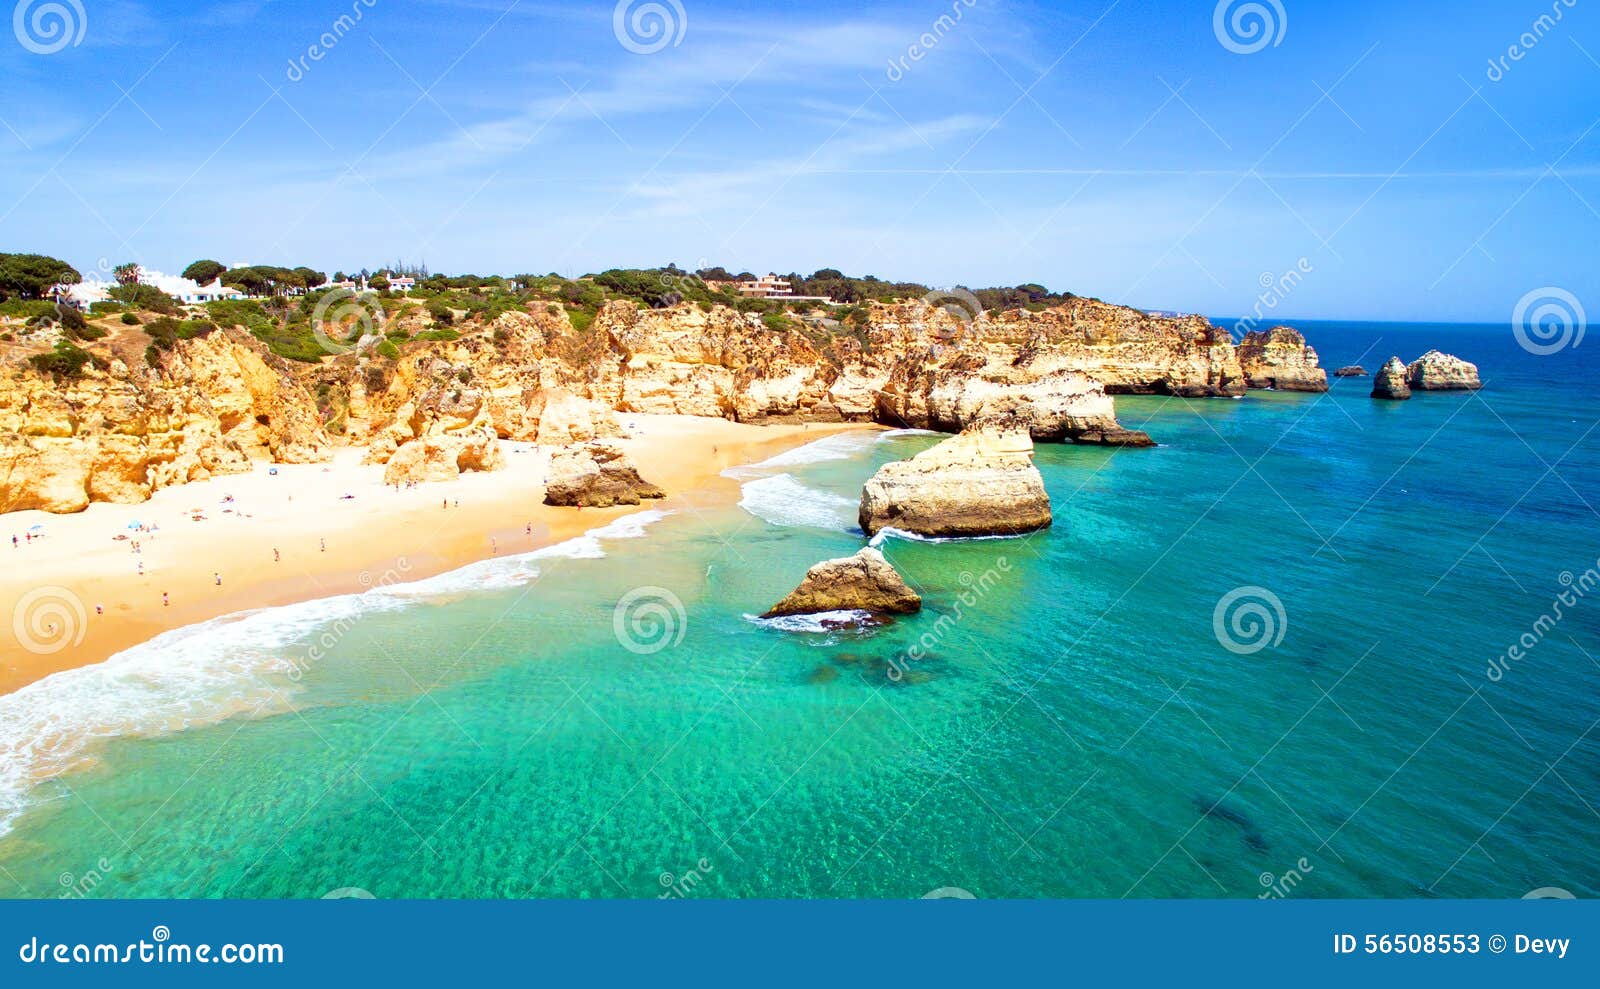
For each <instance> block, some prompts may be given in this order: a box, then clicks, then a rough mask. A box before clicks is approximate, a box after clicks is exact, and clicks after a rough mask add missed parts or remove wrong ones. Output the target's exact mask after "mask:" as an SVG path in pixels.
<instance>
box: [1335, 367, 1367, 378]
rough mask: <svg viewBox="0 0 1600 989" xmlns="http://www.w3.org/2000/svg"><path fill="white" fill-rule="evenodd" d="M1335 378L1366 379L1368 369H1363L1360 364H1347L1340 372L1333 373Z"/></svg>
mask: <svg viewBox="0 0 1600 989" xmlns="http://www.w3.org/2000/svg"><path fill="white" fill-rule="evenodd" d="M1333 376H1334V377H1335V378H1365V377H1366V376H1367V369H1366V368H1364V367H1362V366H1361V365H1360V364H1346V365H1345V366H1344V367H1341V368H1340V369H1339V370H1337V371H1335V372H1333Z"/></svg>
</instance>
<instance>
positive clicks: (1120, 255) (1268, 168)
mask: <svg viewBox="0 0 1600 989" xmlns="http://www.w3.org/2000/svg"><path fill="white" fill-rule="evenodd" d="M11 2H12V0H7V3H11ZM48 2H49V0H18V3H17V7H16V9H15V10H14V11H13V12H14V14H16V15H17V16H16V17H14V19H13V27H14V28H17V25H18V24H19V23H20V24H21V27H20V28H17V30H14V32H13V33H14V34H17V35H18V37H16V38H13V37H9V36H5V35H3V34H0V38H3V39H4V40H3V42H0V73H3V77H4V79H5V86H4V87H3V92H0V250H12V251H19V250H27V251H38V252H42V253H48V254H53V255H57V256H60V257H64V258H66V259H68V260H69V261H72V262H73V263H74V264H76V265H77V266H78V267H79V268H80V269H81V270H83V271H85V273H88V272H90V271H92V270H93V269H95V268H96V267H97V266H98V265H100V264H101V263H102V262H105V263H116V262H118V261H123V260H128V259H133V260H137V261H139V262H140V263H142V264H144V265H145V266H147V267H152V268H158V269H162V270H166V271H176V270H178V269H181V268H182V267H183V266H184V265H185V264H186V263H188V262H189V261H191V260H193V259H195V258H197V257H215V258H217V259H218V260H221V261H223V262H225V263H234V262H254V263H280V264H310V265H312V266H314V267H319V268H324V269H326V270H329V271H332V270H334V269H337V268H346V269H352V270H353V269H356V268H360V267H362V266H367V267H375V266H377V265H378V264H380V263H383V262H385V261H389V260H394V259H401V258H403V259H406V260H409V261H419V260H425V261H426V262H427V263H428V265H429V266H430V268H432V269H433V270H436V271H447V272H463V271H473V272H479V273H490V272H500V273H515V272H521V271H534V272H545V271H558V272H561V273H563V274H581V273H583V272H585V271H592V270H599V269H602V268H606V267H613V266H653V265H659V264H664V263H666V262H669V261H675V262H677V263H679V264H680V265H684V266H698V265H704V264H722V265H725V266H727V267H729V268H730V269H733V270H737V269H741V268H743V269H749V270H752V271H766V270H768V269H776V270H778V271H790V270H799V271H811V270H813V269H815V268H818V267H822V266H832V267H838V268H841V269H844V270H846V271H848V272H852V273H874V274H878V275H880V276H883V277H887V278H896V279H914V280H919V281H924V282H928V283H930V284H936V285H941V286H943V285H950V284H955V283H966V284H973V285H977V284H983V285H988V284H1015V283H1019V282H1025V281H1037V282H1041V283H1043V284H1045V285H1048V286H1050V287H1051V288H1055V289H1062V290H1070V291H1074V292H1078V293H1080V294H1086V295H1095V296H1099V297H1101V298H1105V299H1108V300H1111V301H1116V302H1123V303H1128V304H1133V305H1140V306H1145V307H1151V308H1166V309H1178V310H1183V311H1193V312H1205V313H1209V314H1213V315H1230V314H1237V313H1241V312H1244V311H1246V310H1248V309H1249V308H1250V307H1251V306H1252V305H1254V304H1255V302H1256V298H1257V295H1258V293H1259V292H1260V291H1261V288H1260V286H1261V283H1262V279H1263V276H1264V275H1269V276H1275V275H1278V274H1281V273H1283V272H1286V271H1289V270H1290V269H1292V268H1295V267H1296V266H1297V265H1301V266H1302V269H1304V268H1309V269H1310V270H1309V273H1307V274H1306V275H1305V276H1304V278H1303V280H1302V281H1301V282H1300V284H1299V285H1298V286H1297V287H1296V288H1295V289H1294V290H1293V292H1292V293H1291V295H1290V297H1289V298H1287V299H1286V300H1285V301H1284V303H1283V304H1282V305H1281V307H1280V308H1279V310H1278V311H1279V313H1281V314H1283V315H1285V316H1288V317H1297V318H1317V317H1331V318H1351V319H1356V318H1375V319H1384V318H1391V319H1428V318H1434V319H1444V320H1483V321H1493V322H1499V321H1503V320H1506V319H1508V318H1509V316H1510V313H1511V312H1512V309H1513V307H1514V306H1515V305H1516V303H1517V300H1518V299H1519V298H1521V297H1522V296H1523V295H1525V294H1526V293H1528V292H1530V291H1532V290H1535V289H1539V288H1541V287H1544V286H1558V287H1562V288H1564V289H1566V290H1567V291H1570V292H1572V293H1574V294H1575V295H1576V296H1577V297H1578V298H1579V299H1580V300H1583V301H1584V302H1585V303H1587V305H1588V307H1589V309H1590V311H1592V312H1600V265H1597V264H1596V263H1595V262H1596V255H1597V251H1596V244H1597V243H1600V2H1596V0H1573V4H1574V5H1573V6H1571V7H1567V6H1566V0H1553V2H1552V0H1532V2H1524V0H1497V2H1456V3H1444V2H1440V3H1425V2H1418V3H1406V4H1393V3H1376V2H1373V3H1367V2H1341V3H1331V2H1310V0H1278V2H1277V3H1276V4H1273V2H1272V0H1259V2H1257V3H1256V5H1255V6H1256V7H1257V9H1258V10H1260V11H1264V12H1265V15H1266V18H1267V19H1268V20H1269V21H1270V22H1271V25H1272V26H1271V28H1269V29H1268V31H1269V34H1268V37H1270V38H1272V39H1275V40H1276V42H1277V43H1276V44H1270V43H1269V44H1266V45H1265V46H1264V47H1261V48H1260V50H1258V51H1243V52H1241V51H1235V50H1230V45H1231V48H1233V49H1248V48H1251V47H1256V44H1255V42H1257V41H1258V40H1259V39H1260V37H1261V36H1259V35H1258V36H1256V37H1255V38H1251V37H1250V36H1248V35H1247V34H1246V33H1243V32H1246V31H1248V30H1249V28H1250V27H1251V26H1252V25H1256V26H1257V27H1259V26H1260V21H1259V20H1256V21H1252V20H1250V18H1249V17H1248V12H1245V13H1244V17H1245V19H1244V20H1243V21H1242V22H1241V24H1242V27H1240V29H1239V30H1238V31H1235V32H1232V33H1230V28H1229V19H1228V16H1227V15H1228V14H1230V13H1232V12H1234V10H1233V8H1237V7H1240V6H1248V0H1224V3H1223V5H1222V6H1223V8H1224V9H1223V15H1224V16H1223V22H1222V28H1221V29H1220V33H1219V28H1218V26H1217V24H1216V21H1215V18H1214V15H1215V14H1216V11H1217V5H1216V4H1213V3H1212V2H1210V0H1191V2H1176V0H1121V2H1116V3H1112V2H1111V0H1090V2H1084V3H1052V4H1035V3H1015V2H1005V0H973V2H972V3H970V4H969V3H968V2H967V0H929V2H922V0H897V2H892V3H878V4H871V3H869V4H859V3H832V2H808V3H804V4H782V5H778V4H773V5H765V4H749V3H744V4H735V3H712V2H707V0H679V4H678V5H674V4H673V3H672V2H671V0H656V3H655V6H656V8H657V9H659V10H665V11H666V12H667V16H668V18H669V19H670V20H671V21H672V27H671V28H670V29H669V32H668V34H667V35H666V36H664V37H662V36H656V37H652V36H650V35H649V34H648V33H647V30H646V29H643V28H641V29H639V30H633V29H632V27H631V21H630V16H629V15H631V14H634V13H638V14H640V15H641V16H642V17H643V19H644V21H643V23H644V24H645V25H647V26H648V25H650V24H652V23H655V22H653V21H651V19H650V17H649V13H650V11H647V10H640V8H643V7H647V6H649V5H650V0H632V2H631V4H630V3H629V2H628V0H624V3H623V5H622V7H623V10H622V13H623V22H622V23H623V30H622V36H623V38H624V39H625V40H626V41H627V42H628V43H627V44H624V43H623V41H621V40H619V36H618V33H617V30H616V18H615V15H616V13H617V10H618V4H616V3H564V4H550V3H542V2H532V0H523V2H518V3H513V0H423V2H415V0H413V2H407V3H404V4H401V3H399V2H398V0H371V5H370V6H369V5H368V2H367V0H332V2H326V3H324V2H320V0H319V2H289V0H276V2H273V0H233V2H225V3H216V4H205V3H194V2H191V3H182V4H168V3H156V2H139V0H77V2H78V3H80V4H81V7H82V9H83V16H82V18H81V26H82V28H83V32H82V39H81V41H80V42H79V43H78V44H71V43H68V44H67V45H66V46H65V47H63V48H62V49H61V50H59V51H55V52H51V53H41V52H36V51H32V50H30V47H31V48H48V47H50V46H51V44H52V43H53V41H54V39H53V37H52V36H50V35H49V33H48V30H47V29H46V28H43V27H41V28H39V29H38V33H34V27H33V22H32V21H31V20H30V17H31V15H33V14H35V13H38V12H39V11H38V8H40V7H42V6H44V5H46V4H47V3H48ZM56 2H57V3H60V4H63V5H64V6H63V8H62V9H65V10H67V11H68V15H69V17H71V18H73V19H75V20H76V19H77V14H76V12H75V11H74V10H73V9H72V8H71V6H70V3H71V2H72V0H56ZM1275 8H1276V9H1275ZM680 10H681V14H680V13H679V11H680ZM1279 10H1281V11H1282V13H1281V15H1280V14H1279ZM1555 11H1559V12H1560V14H1561V17H1560V19H1559V20H1558V21H1557V20H1554V19H1553V18H1554V12H1555ZM356 12H359V14H360V17H359V19H356V17H355V13H356ZM1546 14H1549V15H1551V17H1552V20H1550V21H1546V22H1545V23H1544V25H1543V26H1538V27H1536V22H1537V21H1538V19H1539V18H1540V16H1541V15H1546ZM345 15H348V16H349V20H347V21H346V22H345V23H344V24H343V25H342V26H337V25H336V22H337V21H338V20H339V19H340V18H341V16H345ZM941 15H949V18H950V20H948V21H947V22H945V24H944V25H943V26H942V27H940V26H936V21H937V20H938V18H940V17H941ZM958 15H959V16H958ZM17 17H20V18H21V20H20V21H18V20H17ZM630 31H632V33H630ZM1526 32H1534V33H1535V34H1536V37H1535V39H1534V40H1535V44H1534V45H1532V46H1531V47H1528V48H1527V49H1526V51H1525V53H1524V55H1523V57H1521V58H1520V59H1518V60H1511V59H1509V58H1508V59H1507V60H1506V61H1505V62H1504V63H1503V66H1504V67H1496V71H1491V64H1490V60H1491V59H1498V58H1499V57H1500V56H1504V55H1506V54H1507V52H1508V49H1509V48H1510V47H1511V46H1512V45H1514V44H1518V41H1519V36H1521V35H1523V34H1524V33H1526ZM324 34H332V35H333V36H334V43H333V44H332V45H331V46H323V48H324V50H323V51H322V52H321V54H322V57H321V58H320V59H317V58H312V57H308V51H309V49H310V46H312V45H313V44H318V43H319V37H320V36H322V35H324ZM924 34H932V35H933V37H934V43H933V44H932V45H929V46H924V48H925V51H924V52H923V53H922V54H921V57H919V58H915V59H914V58H911V57H909V56H908V50H909V48H910V46H912V45H913V44H916V43H918V41H919V37H921V36H923V35H924ZM24 35H26V36H27V39H26V40H27V41H28V42H29V44H24V37H23V36H24ZM72 37H73V38H75V37H76V34H75V33H74V34H73V35H72ZM1224 38H1226V40H1227V41H1228V42H1229V44H1224V41H1223V40H1222V39H1224ZM663 42H664V44H662V43H663ZM652 47H660V50H658V51H653V52H652V51H648V49H650V48H652ZM630 48H632V49H645V51H642V52H641V51H635V50H630ZM302 58H303V59H304V60H303V61H301V59H302ZM902 59H903V61H902ZM292 62H294V63H297V64H295V65H294V66H293V67H291V63H292ZM895 62H898V63H899V64H898V65H894V66H893V67H892V63H895ZM1492 76H1498V77H1499V78H1497V79H1496V78H1491V77H1492ZM1302 258H1303V259H1305V260H1304V263H1303V265H1302V262H1301V259H1302Z"/></svg>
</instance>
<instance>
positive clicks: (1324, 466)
mask: <svg viewBox="0 0 1600 989" xmlns="http://www.w3.org/2000/svg"><path fill="white" fill-rule="evenodd" d="M1303 329H1304V330H1305V331H1306V333H1307V335H1308V336H1309V337H1310V338H1311V340H1312V342H1313V343H1314V344H1315V345H1316V346H1317V348H1318V350H1319V352H1320V354H1321V357H1322V361H1323V364H1324V365H1325V366H1327V367H1329V368H1330V369H1331V368H1334V367H1337V366H1339V365H1340V364H1344V363H1351V362H1356V361H1359V362H1361V363H1363V364H1365V365H1366V366H1367V367H1368V368H1369V369H1375V368H1376V367H1377V366H1378V365H1380V364H1381V363H1382V361H1383V360H1384V359H1386V358H1387V357H1388V356H1389V354H1390V353H1396V354H1399V355H1400V356H1402V357H1403V358H1404V359H1407V360H1409V359H1413V358H1415V357H1416V356H1418V355H1419V354H1420V353H1421V352H1422V351H1424V350H1426V349H1428V348H1429V347H1432V346H1438V347H1440V348H1441V349H1445V350H1449V351H1452V352H1455V353H1458V354H1460V355H1461V356H1463V357H1466V358H1468V359H1470V360H1474V361H1476V362H1477V363H1478V364H1479V366H1480V369H1481V371H1482V374H1483V377H1484V380H1485V388H1484V390H1483V391H1482V392H1480V393H1477V394H1462V393H1447V394H1419V395H1418V396H1417V397H1416V398H1414V399H1413V400H1411V401H1409V402H1405V403H1378V402H1374V401H1372V400H1370V399H1369V398H1368V397H1367V392H1368V390H1369V388H1370V379H1352V380H1343V381H1335V382H1334V383H1333V390H1332V391H1331V392H1330V393H1329V394H1327V395H1323V396H1317V395H1297V394H1279V393H1268V392H1252V393H1251V394H1250V395H1249V396H1248V397H1247V398H1245V399H1243V400H1238V401H1230V400H1216V399H1212V400H1184V399H1167V398H1121V399H1118V403H1117V404H1118V414H1119V416H1120V418H1121V419H1122V421H1123V422H1124V424H1125V425H1128V426H1132V427H1136V428H1142V429H1147V430H1148V431H1149V432H1150V433H1151V435H1152V436H1154V437H1155V438H1156V439H1157V440H1158V441H1159V442H1160V444H1161V446H1160V447H1158V448H1156V449H1153V450H1126V451H1108V450H1101V449H1092V448H1084V447H1070V446H1041V447H1040V448H1039V450H1038V454H1037V461H1038V464H1039V467H1040V469H1041V470H1042V472H1043V474H1044V478H1045V483H1046V485H1047V487H1048V488H1049V491H1050V494H1051V498H1052V501H1053V503H1054V507H1055V513H1056V524H1055V525H1054V527H1053V528H1051V529H1049V530H1048V531H1045V532H1042V533H1038V534H1035V535H1032V536H1029V537H1026V538H1020V539H1007V540H974V541H960V542H924V541H915V540H907V539H902V538H895V537H893V536H891V537H889V538H887V539H884V540H882V541H881V545H882V548H883V549H884V551H885V553H886V554H887V555H888V557H889V558H890V560H891V561H892V562H893V563H894V564H895V565H896V566H897V567H898V568H899V569H900V570H901V572H902V573H903V574H904V575H905V577H906V578H907V580H909V581H910V582H911V583H912V584H913V585H914V586H915V587H916V588H917V589H918V590H919V591H920V592H921V594H922V595H923V598H924V601H925V609H924V611H923V612H922V613H921V614H919V615H917V616H914V617H910V618H906V619H902V620H899V621H897V622H895V623H893V624H891V625H889V626H887V627H884V628H880V629H877V630H874V631H871V632H840V631H828V630H826V629H823V628H821V627H820V625H819V624H818V623H815V622H811V623H807V622H793V623H784V624H777V623H766V622H761V621H759V620H757V619H755V618H754V617H753V616H754V615H756V614H759V613H760V612H761V611H762V610H764V609H765V608H766V607H768V606H770V605H771V604H772V603H773V602H774V601H776V600H778V598H780V597H781V596H782V595H783V594H785V593H786V592H787V591H789V590H790V589H792V587H793V586H794V584H795V583H797V582H798V580H799V579H800V577H801V575H802V574H803V573H804V571H805V569H806V568H807V567H808V566H809V565H811V564H812V563H815V562H816V561H818V560H820V559H823V558H826V557H830V556H837V555H843V554H848V553H851V552H854V551H855V550H856V549H857V548H858V547H859V546H860V545H862V542H863V539H862V537H861V534H860V533H859V531H857V530H856V529H855V527H854V511H853V506H854V504H855V501H856V499H857V497H858V495H859V491H860V486H861V484H862V482H863V481H864V480H865V479H866V478H867V477H868V476H870V474H871V473H872V471H873V470H874V469H875V468H876V467H877V466H878V465H879V464H881V463H883V462H886V461H887V460H890V459H894V458H899V457H904V456H908V455H910V454H912V453H915V452H917V451H919V450H922V449H925V448H926V447H927V446H929V445H931V444H932V443H934V442H936V441H937V437H936V436H934V435H931V434H925V433H919V432H915V431H907V432H896V433H889V434H861V435H845V436H840V437H834V438H830V439H829V440H826V441H823V442H821V443H819V444H814V445H813V446H811V447H808V448H806V449H804V450H801V451H795V452H791V453H789V454H785V455H784V456H783V457H781V458H775V460H774V461H772V462H769V463H768V464H766V465H763V466H761V467H759V468H755V469H747V470H741V471H737V472H735V479H736V480H738V481H739V482H740V483H742V484H744V486H745V487H744V495H743V498H742V500H741V502H740V504H739V505H738V506H730V507H728V508H726V509H719V510H717V511H708V512H696V511H692V510H679V511H676V512H673V513H671V514H663V513H661V512H652V513H641V514H639V515H636V516H632V517H630V518H628V519H625V520H623V521H622V522H619V523H614V524H613V525H611V526H608V527H606V529H605V530H602V531H597V532H595V533H592V534H591V535H590V536H588V537H585V538H584V539H581V540H576V541H574V542H573V543H569V544H566V545H564V546H561V547H556V548H552V549H550V550H546V551H544V552H542V553H540V554H530V555H527V556H523V557H512V558H502V559H497V560H495V561H491V562H489V563H485V564H480V565H477V566H475V567H469V568H467V569H466V570H463V571H458V572H456V573H454V574H448V575H445V576H443V577H439V578H434V579H431V580H429V581H426V582H422V583H418V584H412V585H401V586H393V587H388V588H381V589H377V590H374V591H372V592H369V593H368V594H366V595H361V596H356V597H347V598H338V599H332V600H328V601H321V602H310V603H307V604H303V605H297V606H293V607H291V608H284V609H274V610H270V611H263V612H257V613H254V614H252V615H248V616H244V617H238V618H233V619H228V620H222V621H218V622H213V623H209V624H208V625H205V626H200V627H196V628H194V629H187V630H180V631H178V632H175V633H170V634H169V635H168V636H164V637H163V638H162V639H161V640H157V641H156V642H154V643H151V644H149V645H146V646H142V647H139V648H137V649H135V650H131V651H130V652H129V653H125V654H123V655H122V656H119V657H117V658H116V659H114V660H112V661H111V662H109V663H107V664H103V665H102V666H99V667H94V668H90V669H87V670H80V671H75V672H71V673H67V674H62V675H58V676H56V677H52V678H49V679H47V680H45V681H42V682H41V683H39V684H36V685H34V686H32V687H30V688H27V689H25V690H24V691H22V692H19V693H17V694H13V695H10V696H7V697H3V698H0V822H3V824H0V827H3V828H4V829H5V833H4V835H3V836H0V889H3V890H4V892H5V894H6V895H10V896H39V897H45V896H59V895H87V896H96V897H151V896H196V897H224V896H228V897H320V896H323V895H325V894H327V893H329V892H331V891H335V890H350V889H359V890H364V891H368V892H370V893H371V894H373V895H375V896H379V897H531V896H537V897H618V896H626V897H658V896H667V897H676V896H694V897H703V896H716V897H753V896H761V897H919V896H923V895H925V894H928V893H929V892H931V891H936V890H938V891H944V892H943V893H942V894H941V895H952V894H951V892H950V891H952V890H959V891H964V892H965V893H970V894H971V895H974V896H979V897H1121V896H1140V897H1168V896H1182V897H1196V896H1227V897H1257V896H1298V897H1305V896H1314V897H1333V896H1340V897H1416V896H1422V897H1428V896H1440V897H1517V896H1522V895H1523V894H1525V893H1527V892H1529V891H1530V890H1534V889H1539V888H1544V887H1557V888H1560V889H1565V890H1568V891H1570V892H1572V893H1574V894H1575V895H1578V896H1594V895H1600V872H1597V866H1596V855H1595V852H1596V846H1597V838H1596V836H1597V835H1600V816H1597V811H1596V808H1597V807H1600V758H1597V756H1600V733H1596V731H1595V729H1596V727H1597V721H1600V690H1597V689H1596V688H1597V686H1600V587H1597V588H1594V589H1593V591H1594V592H1593V594H1592V596H1585V597H1580V596H1579V595H1580V594H1582V593H1584V591H1585V587H1586V584H1587V583H1588V580H1587V579H1586V578H1585V577H1584V575H1585V574H1586V573H1587V572H1589V571H1591V570H1592V569H1593V568H1595V567H1596V565H1597V558H1600V515H1597V514H1596V511H1595V505H1596V502H1600V436H1597V435H1596V432H1597V430H1596V423H1597V421H1600V412H1597V411H1596V408H1595V405H1594V403H1593V399H1592V394H1593V382H1594V381H1595V380H1596V374H1597V372H1600V360H1597V359H1596V358H1595V357H1594V356H1593V355H1594V353H1595V351H1594V349H1593V348H1582V347H1580V348H1577V349H1568V350H1565V351H1562V352H1561V353H1558V354H1555V355H1552V356H1548V357H1535V356H1532V355H1530V354H1528V353H1526V352H1525V351H1523V350H1522V349H1520V348H1519V347H1518V346H1517V345H1516V342H1515V340H1514V339H1513V337H1512V335H1511V333H1510V331H1509V329H1508V328H1505V327H1474V326H1442V325H1440V326H1425V325H1398V324H1382V325H1377V324H1306V325H1304V326H1303ZM1590 576H1591V578H1592V576H1593V575H1592V574H1591V575H1590ZM1568 582H1570V586H1569V585H1568ZM1562 591H1566V592H1567V593H1568V594H1569V597H1570V598H1571V599H1573V601H1574V603H1573V604H1571V605H1570V606H1567V605H1562V606H1561V616H1560V617H1559V619H1557V618H1555V617H1553V612H1552V608H1553V604H1552V602H1553V601H1554V600H1555V599H1556V596H1557V595H1558V594H1559V593H1561V592H1562ZM1546 616H1550V617H1546ZM1519 641H1521V642H1523V643H1524V644H1525V645H1524V646H1523V647H1519V649H1520V650H1521V651H1520V652H1519V653H1518V657H1519V658H1515V659H1506V658H1505V657H1506V654H1507V650H1508V648H1510V647H1512V646H1514V645H1517V644H1518V643H1519ZM1527 643H1531V645H1526V644H1527ZM41 777H43V779H42V780H41ZM955 895H960V894H955Z"/></svg>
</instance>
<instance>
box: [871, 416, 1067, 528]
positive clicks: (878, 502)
mask: <svg viewBox="0 0 1600 989" xmlns="http://www.w3.org/2000/svg"><path fill="white" fill-rule="evenodd" d="M859 519H860V522H861V528H862V530H863V531H865V532H866V533H867V534H868V535H875V534H877V533H878V532H879V531H881V530H883V529H885V528H891V527H892V528H895V529H900V530H903V531H906V532H912V533H916V534H918V535H922V536H1009V535H1018V534H1021V533H1025V532H1032V531H1034V530H1036V529H1043V528H1045V527H1046V526H1048V525H1049V524H1050V522H1051V514H1050V497H1049V495H1047V494H1046V493H1045V490H1044V478H1043V477H1041V476H1040V474H1039V469H1038V468H1037V467H1035V466H1034V465H1033V441H1032V440H1031V439H1030V438H1029V436H1028V430H1027V428H1026V426H1024V425H1021V424H1019V423H1013V424H1009V425H1000V424H995V425H988V426H981V427H973V428H970V429H967V430H965V431H964V432H962V433H960V434H959V435H956V436H952V437H950V438H949V439H947V440H945V441H943V442H942V443H940V444H938V445H937V446H934V447H931V448H929V449H927V450H924V451H923V452H921V453H919V454H917V455H916V456H915V457H912V458H911V459H910V460H901V461H897V462H895V463H890V464H884V465H883V467H881V468H879V470H878V472H877V473H876V474H874V475H873V476H872V479H871V480H869V481H868V482H867V484H866V486H865V487H864V488H863V489H862V492H861V510H860V515H859Z"/></svg>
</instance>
